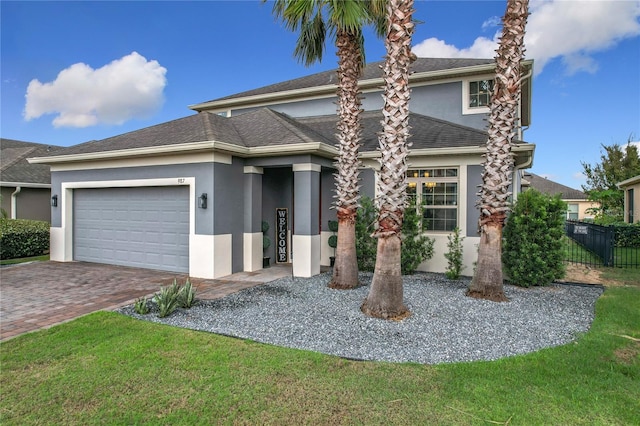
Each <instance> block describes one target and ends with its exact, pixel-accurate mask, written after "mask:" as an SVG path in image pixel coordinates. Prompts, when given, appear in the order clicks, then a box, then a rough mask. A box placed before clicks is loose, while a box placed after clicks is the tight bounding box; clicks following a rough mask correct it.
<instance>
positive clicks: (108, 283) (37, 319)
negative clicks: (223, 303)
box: [0, 262, 291, 340]
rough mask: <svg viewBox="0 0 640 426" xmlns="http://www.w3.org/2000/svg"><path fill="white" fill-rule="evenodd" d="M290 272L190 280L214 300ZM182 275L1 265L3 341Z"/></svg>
mask: <svg viewBox="0 0 640 426" xmlns="http://www.w3.org/2000/svg"><path fill="white" fill-rule="evenodd" d="M286 275H291V268H290V267H287V266H281V267H275V268H269V269H265V270H263V271H259V272H253V273H247V272H241V273H238V274H234V275H230V276H228V277H224V278H223V279H218V280H201V279H192V280H191V282H192V283H193V284H194V286H195V287H196V289H197V293H196V295H197V297H198V298H200V299H215V298H219V297H224V296H226V295H228V294H230V293H234V292H237V291H240V290H242V289H245V288H249V287H254V286H256V285H260V284H262V283H265V282H268V281H271V280H273V279H277V278H280V277H282V276H286ZM186 277H187V276H186V275H184V274H176V273H172V272H163V271H153V270H149V269H138V268H129V267H124V266H114V265H102V264H97V263H86V262H65V263H61V262H35V263H29V264H22V265H16V266H10V267H4V268H0V340H6V339H9V338H11V337H15V336H17V335H20V334H23V333H26V332H30V331H34V330H38V329H41V328H47V327H51V326H53V325H56V324H60V323H62V322H66V321H70V320H72V319H74V318H77V317H79V316H82V315H86V314H89V313H91V312H95V311H99V310H113V309H116V308H118V307H120V306H123V305H127V304H130V303H133V302H134V301H135V299H137V298H139V297H142V296H148V297H151V295H153V293H155V292H157V291H158V289H159V288H160V287H161V286H166V285H169V284H171V283H172V282H173V280H174V278H175V279H177V280H178V282H179V283H181V284H182V283H184V281H185V279H186Z"/></svg>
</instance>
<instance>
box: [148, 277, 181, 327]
mask: <svg viewBox="0 0 640 426" xmlns="http://www.w3.org/2000/svg"><path fill="white" fill-rule="evenodd" d="M153 301H154V302H156V304H157V305H158V317H159V318H164V317H166V316H168V315H171V314H172V313H173V311H175V310H176V309H177V308H178V306H179V305H180V286H179V285H178V282H177V281H176V279H175V278H174V280H173V284H171V285H170V286H166V287H160V291H159V292H158V293H156V294H155V295H154V296H153Z"/></svg>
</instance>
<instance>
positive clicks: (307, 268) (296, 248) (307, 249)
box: [292, 234, 320, 278]
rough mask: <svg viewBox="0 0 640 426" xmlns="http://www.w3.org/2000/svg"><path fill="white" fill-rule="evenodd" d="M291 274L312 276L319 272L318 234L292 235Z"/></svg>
mask: <svg viewBox="0 0 640 426" xmlns="http://www.w3.org/2000/svg"><path fill="white" fill-rule="evenodd" d="M292 243H293V247H292V252H293V276H294V277H305V278H308V277H312V276H314V275H318V274H319V273H320V234H318V235H294V236H293V241H292Z"/></svg>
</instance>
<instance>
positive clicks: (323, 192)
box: [320, 168, 337, 231]
mask: <svg viewBox="0 0 640 426" xmlns="http://www.w3.org/2000/svg"><path fill="white" fill-rule="evenodd" d="M334 173H335V170H331V169H325V168H323V169H322V172H321V173H320V230H321V231H329V221H330V220H337V217H336V209H335V208H333V206H334V201H335V198H334V195H335V193H336V190H335V189H336V186H335V183H334V179H333V174H334Z"/></svg>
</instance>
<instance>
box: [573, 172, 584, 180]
mask: <svg viewBox="0 0 640 426" xmlns="http://www.w3.org/2000/svg"><path fill="white" fill-rule="evenodd" d="M571 177H572V178H573V179H575V180H579V181H586V180H587V176H586V175H585V174H584V173H582V172H575V173H574V174H573V175H571Z"/></svg>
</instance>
